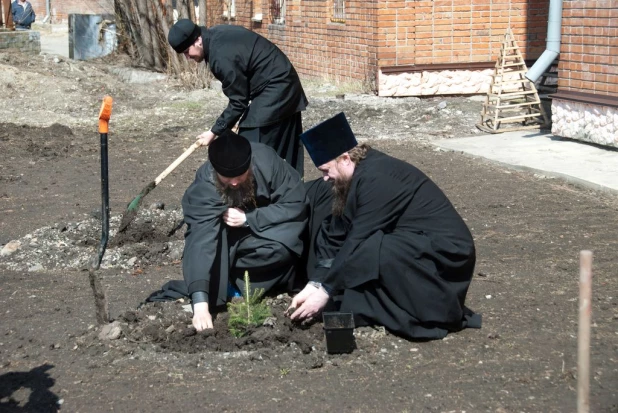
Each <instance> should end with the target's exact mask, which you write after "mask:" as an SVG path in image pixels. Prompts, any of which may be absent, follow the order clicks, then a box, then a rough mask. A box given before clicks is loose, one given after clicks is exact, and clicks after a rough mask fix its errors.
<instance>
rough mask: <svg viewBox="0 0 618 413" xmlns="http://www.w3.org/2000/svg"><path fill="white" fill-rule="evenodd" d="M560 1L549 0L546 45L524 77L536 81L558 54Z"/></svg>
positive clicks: (560, 24)
mask: <svg viewBox="0 0 618 413" xmlns="http://www.w3.org/2000/svg"><path fill="white" fill-rule="evenodd" d="M562 1H563V0H549V16H548V21H547V46H546V49H545V51H544V52H543V54H542V55H541V57H539V58H538V59H537V61H536V62H535V63H534V65H532V67H531V68H530V70H528V73H526V77H527V78H528V80H530V81H531V82H536V81H537V79H538V78H539V77H541V75H542V74H543V73H544V72H545V71H546V70H547V68H548V67H549V66H551V64H552V63H553V61H554V60H556V57H558V55H559V54H560V36H561V32H562Z"/></svg>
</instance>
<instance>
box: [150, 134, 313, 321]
mask: <svg viewBox="0 0 618 413" xmlns="http://www.w3.org/2000/svg"><path fill="white" fill-rule="evenodd" d="M208 156H209V161H208V162H206V163H205V164H204V165H202V166H201V167H200V168H199V169H198V171H197V173H196V177H195V181H194V182H193V184H191V186H189V188H188V189H187V191H186V192H185V195H184V197H183V199H182V208H183V212H184V218H185V222H186V223H187V231H186V233H185V248H184V255H183V274H184V282H182V281H170V282H169V283H168V284H166V285H165V286H164V287H163V290H162V291H161V292H160V294H159V297H153V296H151V299H150V301H157V300H158V299H161V297H166V298H168V299H169V298H174V297H177V296H178V295H180V296H183V295H184V296H190V297H191V300H192V303H193V326H194V327H195V329H196V330H198V331H202V330H204V329H207V328H212V327H213V320H212V315H211V311H213V310H214V309H215V308H216V307H218V306H221V305H225V303H226V301H227V291H228V283H230V284H231V285H232V286H234V287H236V288H238V289H239V290H240V291H244V280H243V275H244V272H245V271H248V272H249V278H250V280H251V287H252V289H257V288H263V289H264V290H265V291H269V290H272V289H281V290H285V289H287V290H291V289H292V288H293V286H294V281H295V277H296V266H297V264H298V261H299V257H300V256H301V254H302V253H303V237H304V234H303V233H304V231H305V229H306V226H307V221H308V200H307V196H306V192H305V189H304V185H303V182H302V181H301V178H300V175H299V174H298V173H297V172H296V171H295V170H294V168H292V167H291V166H290V165H289V164H287V163H286V162H285V161H284V160H283V159H281V158H280V157H279V156H278V155H277V153H276V152H275V151H274V150H273V149H272V148H270V147H269V146H266V145H264V144H261V143H249V142H248V141H247V140H246V139H245V138H243V137H241V136H239V135H237V134H235V133H233V132H231V131H230V130H226V131H225V132H224V133H223V134H222V135H221V136H219V137H218V138H217V139H215V140H214V141H213V142H212V143H211V144H210V146H209V148H208ZM301 273H302V271H301ZM170 290H173V291H175V292H176V293H177V294H176V295H175V294H171V293H170Z"/></svg>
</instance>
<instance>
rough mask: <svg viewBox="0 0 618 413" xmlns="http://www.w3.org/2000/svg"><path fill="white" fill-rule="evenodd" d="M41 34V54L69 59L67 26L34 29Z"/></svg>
mask: <svg viewBox="0 0 618 413" xmlns="http://www.w3.org/2000/svg"><path fill="white" fill-rule="evenodd" d="M33 29H34V30H38V31H39V33H40V34H41V53H47V54H50V55H56V56H62V57H66V58H68V57H69V27H68V26H67V25H61V24H58V25H43V24H42V25H40V26H38V27H34V26H33Z"/></svg>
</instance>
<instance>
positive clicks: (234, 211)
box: [223, 208, 247, 228]
mask: <svg viewBox="0 0 618 413" xmlns="http://www.w3.org/2000/svg"><path fill="white" fill-rule="evenodd" d="M223 222H225V224H226V225H228V226H230V227H235V228H239V227H242V226H243V225H244V224H245V222H247V216H246V215H245V213H244V212H243V210H242V209H238V208H228V210H227V211H225V212H224V213H223Z"/></svg>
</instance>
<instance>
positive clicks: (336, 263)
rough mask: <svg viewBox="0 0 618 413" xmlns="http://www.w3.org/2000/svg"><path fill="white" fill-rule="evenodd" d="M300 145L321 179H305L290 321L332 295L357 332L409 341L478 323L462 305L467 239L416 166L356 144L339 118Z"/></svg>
mask: <svg viewBox="0 0 618 413" xmlns="http://www.w3.org/2000/svg"><path fill="white" fill-rule="evenodd" d="M301 140H302V141H303V143H304V144H305V146H306V148H307V151H308V152H309V154H310V155H311V159H312V160H313V162H314V164H315V165H316V166H317V167H318V169H319V170H320V171H321V172H322V174H323V180H318V181H315V182H310V183H308V193H309V197H310V198H311V207H312V208H311V211H312V217H311V220H312V224H311V226H312V232H313V234H312V236H313V238H312V245H311V249H310V251H314V254H315V256H314V257H309V263H310V264H311V265H309V266H308V267H309V268H308V277H309V280H310V281H309V283H308V284H307V286H306V287H305V288H304V289H303V290H302V291H301V292H300V293H299V294H298V295H297V296H296V297H294V299H293V301H292V304H291V306H290V309H289V310H288V312H290V313H291V318H292V319H294V320H302V319H307V318H312V317H315V316H316V315H317V314H319V312H320V311H322V310H323V309H324V308H325V307H326V305H327V303H329V299H330V298H334V301H335V302H336V303H338V304H340V310H341V311H345V312H352V313H353V314H354V320H355V323H356V325H357V326H359V325H382V326H385V327H386V328H387V329H388V330H390V331H392V332H394V333H396V334H399V335H402V336H404V337H408V338H418V339H437V338H443V337H445V336H446V334H447V333H448V332H451V331H458V330H461V329H462V328H464V327H480V316H478V315H475V314H473V313H472V312H471V311H470V310H468V309H467V308H466V307H464V300H465V297H466V293H467V290H468V286H469V284H470V280H471V279H472V275H473V271H474V263H475V249H474V242H473V239H472V236H471V234H470V231H469V230H468V228H467V226H466V224H465V223H464V221H463V219H462V218H461V217H460V216H459V214H458V213H457V211H456V210H455V208H454V207H453V205H452V204H451V203H450V201H449V200H448V199H447V197H446V196H445V195H444V193H443V192H442V191H441V190H440V189H439V188H438V187H437V186H436V185H435V184H434V183H433V182H432V181H431V180H430V179H429V178H428V177H427V176H426V175H425V174H424V173H422V172H421V171H420V170H418V169H417V168H415V167H414V166H412V165H410V164H408V163H406V162H404V161H401V160H398V159H396V158H393V157H391V156H388V155H386V154H384V153H382V152H379V151H377V150H375V149H372V148H371V147H369V146H368V145H364V144H363V145H358V144H357V142H356V139H355V137H354V134H353V133H352V130H351V129H350V126H349V124H348V122H347V120H346V118H345V115H344V114H343V113H340V114H339V115H337V116H335V117H334V118H332V119H329V120H327V121H325V122H323V123H321V124H319V125H318V126H316V127H314V128H313V129H310V130H308V131H306V132H305V133H304V134H302V135H301ZM329 181H332V185H330V184H329ZM329 192H330V193H331V196H327V195H328V194H329ZM325 194H326V195H325ZM324 205H327V207H326V208H324ZM331 303H332V302H331Z"/></svg>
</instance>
